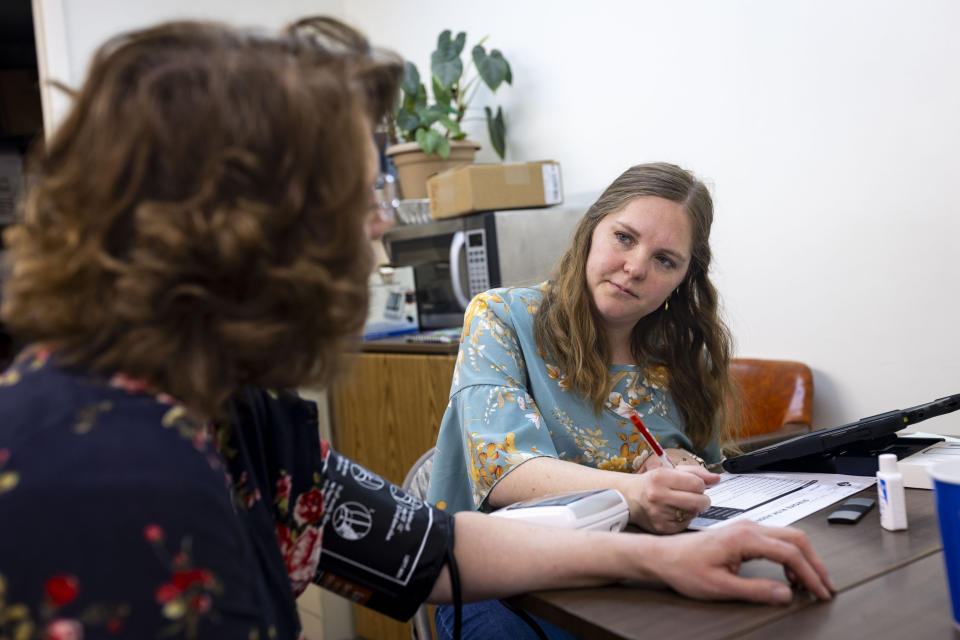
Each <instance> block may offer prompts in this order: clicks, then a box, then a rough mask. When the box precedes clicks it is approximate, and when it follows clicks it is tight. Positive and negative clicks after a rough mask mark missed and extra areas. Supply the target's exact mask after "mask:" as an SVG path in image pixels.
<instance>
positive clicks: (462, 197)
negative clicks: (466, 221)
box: [427, 160, 563, 219]
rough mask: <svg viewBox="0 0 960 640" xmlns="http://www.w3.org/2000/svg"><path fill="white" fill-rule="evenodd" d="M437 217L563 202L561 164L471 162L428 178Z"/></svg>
mask: <svg viewBox="0 0 960 640" xmlns="http://www.w3.org/2000/svg"><path fill="white" fill-rule="evenodd" d="M427 194H428V195H429V197H430V215H431V216H432V217H433V218H434V219H439V218H450V217H453V216H462V215H464V214H466V213H473V212H474V211H498V210H501V209H527V208H530V207H545V206H549V205H553V204H560V203H561V202H563V184H562V182H561V179H560V164H559V163H557V162H555V161H553V160H545V161H540V162H521V163H512V164H470V165H467V166H465V167H458V168H456V169H450V170H448V171H444V172H442V173H438V174H437V175H435V176H432V177H431V178H430V179H429V180H427Z"/></svg>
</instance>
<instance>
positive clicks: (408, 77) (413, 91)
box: [400, 60, 420, 96]
mask: <svg viewBox="0 0 960 640" xmlns="http://www.w3.org/2000/svg"><path fill="white" fill-rule="evenodd" d="M400 87H401V88H402V89H403V93H404V94H406V95H408V96H416V95H417V89H418V88H419V87H420V72H419V71H418V70H417V65H415V64H413V63H412V62H410V61H409V60H405V61H404V63H403V84H401V85H400Z"/></svg>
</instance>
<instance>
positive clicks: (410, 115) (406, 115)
mask: <svg viewBox="0 0 960 640" xmlns="http://www.w3.org/2000/svg"><path fill="white" fill-rule="evenodd" d="M419 125H420V118H418V117H417V114H416V113H414V112H413V111H411V110H410V109H407V108H403V109H400V110H399V111H397V128H398V129H400V130H401V131H403V132H404V133H409V132H411V131H413V130H414V129H416V128H417V127H418V126H419Z"/></svg>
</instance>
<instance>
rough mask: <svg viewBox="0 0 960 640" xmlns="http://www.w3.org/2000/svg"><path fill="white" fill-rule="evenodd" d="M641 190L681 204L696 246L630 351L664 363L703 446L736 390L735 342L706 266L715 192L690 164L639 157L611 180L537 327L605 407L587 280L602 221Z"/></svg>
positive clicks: (584, 389)
mask: <svg viewBox="0 0 960 640" xmlns="http://www.w3.org/2000/svg"><path fill="white" fill-rule="evenodd" d="M642 196H657V197H660V198H666V199H667V200H671V201H672V202H676V203H678V204H680V205H682V206H683V209H684V211H685V212H686V213H687V215H688V216H689V218H690V222H691V227H692V230H693V246H692V248H691V254H692V255H691V260H690V266H689V269H688V270H687V274H686V277H685V278H684V279H683V282H682V283H681V284H680V287H679V288H678V289H677V291H676V292H675V293H674V294H673V295H671V297H670V299H669V309H664V308H663V307H660V308H658V309H657V310H656V311H653V312H652V313H650V314H648V315H647V316H646V317H644V318H642V319H641V320H640V321H639V322H637V324H636V326H635V327H634V329H633V334H632V336H631V344H630V346H631V351H632V353H633V357H634V358H635V360H636V361H637V362H641V363H651V364H662V365H664V366H665V367H666V371H667V386H668V389H669V391H670V394H671V396H672V397H673V401H674V403H675V404H676V407H677V409H678V411H679V413H680V417H681V419H682V420H683V424H684V425H685V433H686V434H687V436H688V437H689V438H690V440H691V442H692V443H693V445H694V447H695V448H697V449H701V450H702V449H703V448H704V447H705V446H706V445H707V443H709V441H710V439H711V438H712V437H713V436H714V435H717V434H718V432H719V431H720V430H721V429H724V428H726V427H727V415H726V414H727V402H726V401H727V399H728V398H730V397H732V394H733V387H732V385H731V380H730V374H729V372H728V365H729V362H730V354H731V350H732V344H731V337H730V332H729V331H728V329H727V327H726V326H725V325H724V323H723V321H722V320H721V318H720V315H719V309H718V296H717V291H716V289H715V288H714V286H713V283H712V282H711V281H710V277H709V273H708V272H709V269H710V260H711V252H710V243H709V239H710V226H711V224H712V222H713V200H712V198H711V197H710V192H709V191H708V190H707V187H706V186H705V185H704V184H703V183H702V182H700V181H699V180H697V179H696V178H695V177H694V176H693V175H692V174H690V173H689V172H687V171H685V170H683V169H681V168H680V167H677V166H675V165H672V164H666V163H652V164H641V165H637V166H634V167H630V168H629V169H627V170H626V171H625V172H624V173H623V174H621V175H620V176H619V177H618V178H617V179H616V180H614V181H613V183H612V184H611V185H610V186H609V187H607V189H606V191H604V192H603V195H601V196H600V198H599V199H598V200H597V201H596V202H595V203H594V204H593V205H592V206H591V207H590V208H589V209H588V210H587V213H586V214H585V215H584V217H583V219H582V220H581V221H580V224H579V226H578V227H577V230H576V232H575V234H574V237H573V241H572V243H571V246H570V248H569V249H568V250H567V252H566V253H565V254H564V256H563V258H561V260H560V262H559V264H558V266H557V269H556V271H555V272H554V274H553V277H552V278H551V280H550V282H549V284H548V285H547V289H546V291H545V292H544V296H543V302H542V303H541V305H540V309H539V311H538V312H537V315H536V318H535V319H534V337H535V338H536V341H537V346H538V347H539V348H540V350H541V351H542V352H543V353H544V354H546V355H547V357H548V358H550V359H551V360H552V361H553V362H554V363H555V364H556V365H557V366H558V367H559V368H560V370H561V371H562V372H563V374H564V376H565V378H566V381H567V383H568V384H569V385H570V387H571V388H572V389H575V390H577V391H579V392H580V393H582V394H583V395H584V396H586V397H588V398H590V399H591V400H592V402H593V405H594V409H595V410H596V411H597V412H598V413H599V412H600V411H601V409H602V406H603V403H604V402H605V401H606V399H607V396H608V395H609V393H610V386H609V385H610V380H609V376H608V364H609V361H610V358H609V353H610V348H609V345H608V344H607V340H606V336H605V335H604V333H603V332H602V331H601V330H600V329H599V326H600V324H599V315H598V313H597V309H596V306H595V305H594V302H593V299H592V297H591V295H590V291H589V290H588V288H587V277H586V266H587V257H588V255H589V253H590V245H591V241H592V238H593V231H594V229H596V227H597V224H599V222H600V221H601V220H603V219H604V218H605V217H606V216H608V215H609V214H611V213H614V212H617V211H621V210H622V209H623V208H624V207H626V206H627V204H628V203H630V201H632V200H633V199H635V198H638V197H642Z"/></svg>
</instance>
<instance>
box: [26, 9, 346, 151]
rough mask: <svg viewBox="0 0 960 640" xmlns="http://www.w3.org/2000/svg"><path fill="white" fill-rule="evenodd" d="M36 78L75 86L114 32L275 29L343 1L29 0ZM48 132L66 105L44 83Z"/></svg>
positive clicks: (331, 11)
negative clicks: (203, 26) (211, 25)
mask: <svg viewBox="0 0 960 640" xmlns="http://www.w3.org/2000/svg"><path fill="white" fill-rule="evenodd" d="M32 1H33V15H34V22H35V25H36V32H37V49H38V54H39V56H38V57H39V63H40V64H39V66H40V73H41V80H56V81H59V82H62V83H63V84H65V85H67V86H69V87H76V86H79V85H80V84H81V83H82V82H83V79H84V77H85V76H86V71H87V65H88V63H89V62H90V59H91V57H92V56H93V53H94V51H96V49H97V47H99V46H100V45H101V44H103V42H104V41H106V40H107V39H108V38H111V37H112V36H114V35H117V34H119V33H122V32H124V31H128V30H130V29H136V28H139V27H144V26H148V25H151V24H155V23H158V22H162V21H166V20H181V19H201V20H219V21H224V22H229V23H231V24H235V25H238V26H245V27H247V26H261V27H264V28H266V29H277V28H279V27H282V26H283V25H285V24H287V23H288V22H290V21H292V20H294V19H296V18H300V17H303V16H308V15H316V14H324V13H325V14H328V15H333V16H337V17H342V16H343V5H344V2H345V0H278V1H275V2H269V1H268V2H264V0H163V1H162V2H157V1H150V0H127V1H124V0H32ZM42 93H43V100H44V123H45V124H46V125H47V126H46V128H47V131H48V133H49V132H50V130H52V128H53V127H51V126H50V125H51V124H53V125H55V124H57V123H59V122H60V121H61V120H62V119H63V116H64V115H66V113H67V111H68V110H69V108H70V103H69V100H68V99H66V98H65V97H64V95H63V94H62V93H61V92H59V91H56V90H55V89H52V88H50V87H44V90H43V92H42Z"/></svg>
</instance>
